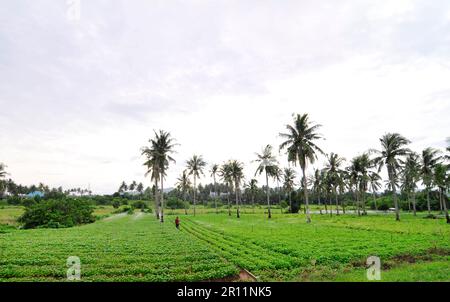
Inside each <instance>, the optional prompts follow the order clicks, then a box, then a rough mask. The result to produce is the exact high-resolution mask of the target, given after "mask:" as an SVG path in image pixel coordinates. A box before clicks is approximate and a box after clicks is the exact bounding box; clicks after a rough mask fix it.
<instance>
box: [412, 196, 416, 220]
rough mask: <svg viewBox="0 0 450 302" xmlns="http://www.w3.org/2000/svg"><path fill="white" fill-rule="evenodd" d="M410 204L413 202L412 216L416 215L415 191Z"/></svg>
mask: <svg viewBox="0 0 450 302" xmlns="http://www.w3.org/2000/svg"><path fill="white" fill-rule="evenodd" d="M412 204H413V214H414V216H416V215H417V214H416V192H413V200H412Z"/></svg>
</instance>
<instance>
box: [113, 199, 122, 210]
mask: <svg viewBox="0 0 450 302" xmlns="http://www.w3.org/2000/svg"><path fill="white" fill-rule="evenodd" d="M120 204H121V202H120V199H118V198H114V199H113V201H112V206H113V208H114V209H118V208H119V207H120Z"/></svg>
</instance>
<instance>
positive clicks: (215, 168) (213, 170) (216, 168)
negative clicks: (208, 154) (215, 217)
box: [210, 164, 219, 214]
mask: <svg viewBox="0 0 450 302" xmlns="http://www.w3.org/2000/svg"><path fill="white" fill-rule="evenodd" d="M218 171H219V165H217V164H214V165H212V167H211V171H210V172H211V176H212V178H213V180H214V194H215V196H214V207H215V209H216V214H217V197H218V192H217V182H216V175H217V172H218Z"/></svg>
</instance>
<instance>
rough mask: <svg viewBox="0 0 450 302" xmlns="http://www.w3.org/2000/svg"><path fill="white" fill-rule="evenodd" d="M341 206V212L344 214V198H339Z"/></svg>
mask: <svg viewBox="0 0 450 302" xmlns="http://www.w3.org/2000/svg"><path fill="white" fill-rule="evenodd" d="M341 206H342V213H343V214H345V204H344V199H342V200H341Z"/></svg>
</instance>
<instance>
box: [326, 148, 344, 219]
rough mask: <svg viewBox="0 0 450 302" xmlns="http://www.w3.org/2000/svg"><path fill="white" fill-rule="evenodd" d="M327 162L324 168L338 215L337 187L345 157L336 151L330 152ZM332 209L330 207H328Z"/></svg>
mask: <svg viewBox="0 0 450 302" xmlns="http://www.w3.org/2000/svg"><path fill="white" fill-rule="evenodd" d="M327 160H328V163H327V164H326V165H325V170H326V171H327V174H328V177H329V181H330V183H331V186H332V188H333V193H334V196H335V201H336V214H337V215H339V204H338V192H337V188H338V186H339V183H340V181H341V172H342V170H341V169H340V167H341V166H342V164H343V163H344V161H345V158H343V157H340V156H339V155H337V154H336V153H331V154H330V155H329V156H327ZM330 210H331V211H332V209H330Z"/></svg>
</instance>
